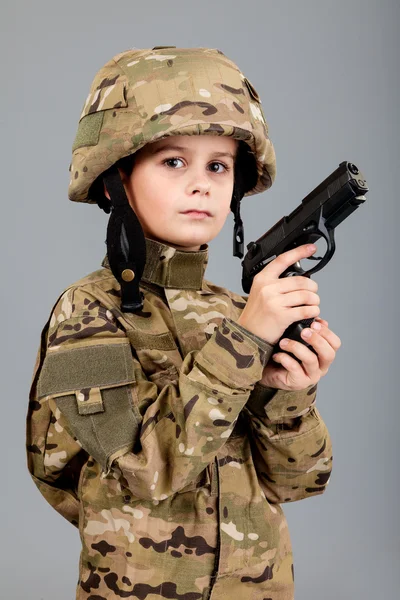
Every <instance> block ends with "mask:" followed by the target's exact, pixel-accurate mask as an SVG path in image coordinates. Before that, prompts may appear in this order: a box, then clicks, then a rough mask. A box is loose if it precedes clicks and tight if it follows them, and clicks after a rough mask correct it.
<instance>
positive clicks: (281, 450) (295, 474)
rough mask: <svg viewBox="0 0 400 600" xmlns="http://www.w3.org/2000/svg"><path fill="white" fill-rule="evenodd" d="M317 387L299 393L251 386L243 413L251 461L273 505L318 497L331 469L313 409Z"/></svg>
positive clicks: (329, 452)
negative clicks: (248, 438) (247, 430)
mask: <svg viewBox="0 0 400 600" xmlns="http://www.w3.org/2000/svg"><path fill="white" fill-rule="evenodd" d="M316 394H317V386H316V385H314V386H309V387H308V388H306V389H304V390H300V391H285V390H277V389H273V388H269V387H267V386H264V385H263V384H261V383H260V382H258V383H257V384H256V385H255V388H254V389H253V391H252V393H251V396H250V398H249V401H248V402H247V404H246V406H245V407H244V409H243V411H244V413H245V415H246V418H247V420H248V424H249V427H250V428H251V431H252V436H251V437H250V439H251V443H252V454H253V461H254V465H255V468H256V471H257V475H258V478H259V482H260V486H261V488H262V490H263V492H264V494H265V496H266V498H267V499H268V500H269V502H272V503H283V502H291V501H294V500H301V499H303V498H307V497H308V496H312V495H316V494H321V493H322V492H323V491H324V490H325V487H326V485H327V484H328V481H329V477H330V474H331V470H332V447H331V440H330V436H329V433H328V430H327V428H326V425H325V423H324V422H323V420H322V418H321V415H320V413H319V412H318V410H317V408H316V407H315V399H316Z"/></svg>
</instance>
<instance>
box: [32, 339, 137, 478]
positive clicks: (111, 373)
mask: <svg viewBox="0 0 400 600" xmlns="http://www.w3.org/2000/svg"><path fill="white" fill-rule="evenodd" d="M135 385H136V380H135V376H134V368H133V360H132V354H131V349H130V345H129V343H128V341H126V342H119V343H113V344H97V345H90V346H82V347H80V348H69V349H68V348H66V349H65V350H57V351H55V352H51V353H49V354H48V355H47V356H46V359H45V361H44V364H43V370H42V374H41V379H40V381H39V386H38V389H39V394H40V395H41V396H43V395H46V396H48V397H49V403H50V405H53V406H54V410H55V409H57V408H58V409H59V410H60V412H61V414H62V415H63V417H64V419H65V422H66V426H67V428H68V429H69V430H70V432H71V434H72V435H73V436H74V437H75V438H76V439H77V440H78V441H79V443H80V444H81V446H82V447H83V449H84V450H86V452H87V453H88V454H90V455H91V456H92V457H93V458H94V459H95V460H97V461H98V462H99V463H100V465H101V467H102V469H103V470H104V471H106V472H108V470H109V468H110V466H111V462H112V459H113V457H115V456H116V455H120V454H123V453H125V452H128V451H129V450H131V449H132V447H133V444H134V442H135V440H136V438H137V436H138V435H139V427H140V416H138V415H136V413H134V407H133V402H132V389H133V387H134V386H135Z"/></svg>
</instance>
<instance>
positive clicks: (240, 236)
mask: <svg viewBox="0 0 400 600" xmlns="http://www.w3.org/2000/svg"><path fill="white" fill-rule="evenodd" d="M242 197H243V194H242V193H241V186H240V184H238V183H237V182H235V184H234V188H233V194H232V200H231V211H232V212H233V216H234V219H235V225H234V228H233V256H237V257H238V258H243V256H244V227H243V221H242V217H241V216H240V201H241V199H242Z"/></svg>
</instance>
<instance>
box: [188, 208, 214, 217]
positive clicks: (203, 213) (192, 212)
mask: <svg viewBox="0 0 400 600" xmlns="http://www.w3.org/2000/svg"><path fill="white" fill-rule="evenodd" d="M182 214H183V215H190V216H192V217H199V218H200V217H211V214H210V213H209V212H208V211H206V210H197V209H195V208H190V209H189V210H185V212H183V213H182Z"/></svg>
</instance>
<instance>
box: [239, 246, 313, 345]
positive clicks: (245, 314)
mask: <svg viewBox="0 0 400 600" xmlns="http://www.w3.org/2000/svg"><path fill="white" fill-rule="evenodd" d="M316 249H317V247H316V246H315V245H314V244H305V245H304V246H299V247H298V248H293V249H292V250H288V251H287V252H284V253H283V254H280V255H279V256H278V257H276V258H275V259H274V260H272V261H271V262H270V263H269V264H268V265H267V266H265V267H264V268H263V269H262V271H260V272H259V273H257V275H255V277H254V279H253V284H252V286H251V289H250V294H249V297H248V298H247V303H246V306H245V307H244V309H243V311H242V313H241V314H240V317H239V319H238V321H237V322H238V323H239V325H242V327H244V328H245V329H247V330H248V331H250V332H251V333H254V334H256V335H258V336H259V337H260V338H262V339H264V340H265V341H267V342H269V343H270V344H271V345H275V344H276V343H277V342H278V340H279V339H280V338H281V336H282V335H283V332H284V331H285V330H286V329H287V327H288V326H289V325H291V324H292V323H294V322H295V321H301V320H302V319H310V318H312V317H316V316H317V315H319V313H320V310H319V306H318V305H319V303H320V299H319V296H318V294H317V293H316V292H317V290H318V284H317V282H316V281H313V280H312V279H310V278H309V277H304V276H301V275H298V276H292V277H284V278H283V279H280V275H282V273H283V272H284V271H286V269H287V268H288V267H290V266H291V265H294V264H295V263H296V262H298V261H300V260H301V259H303V258H308V257H309V256H311V255H312V254H314V252H315V251H316Z"/></svg>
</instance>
